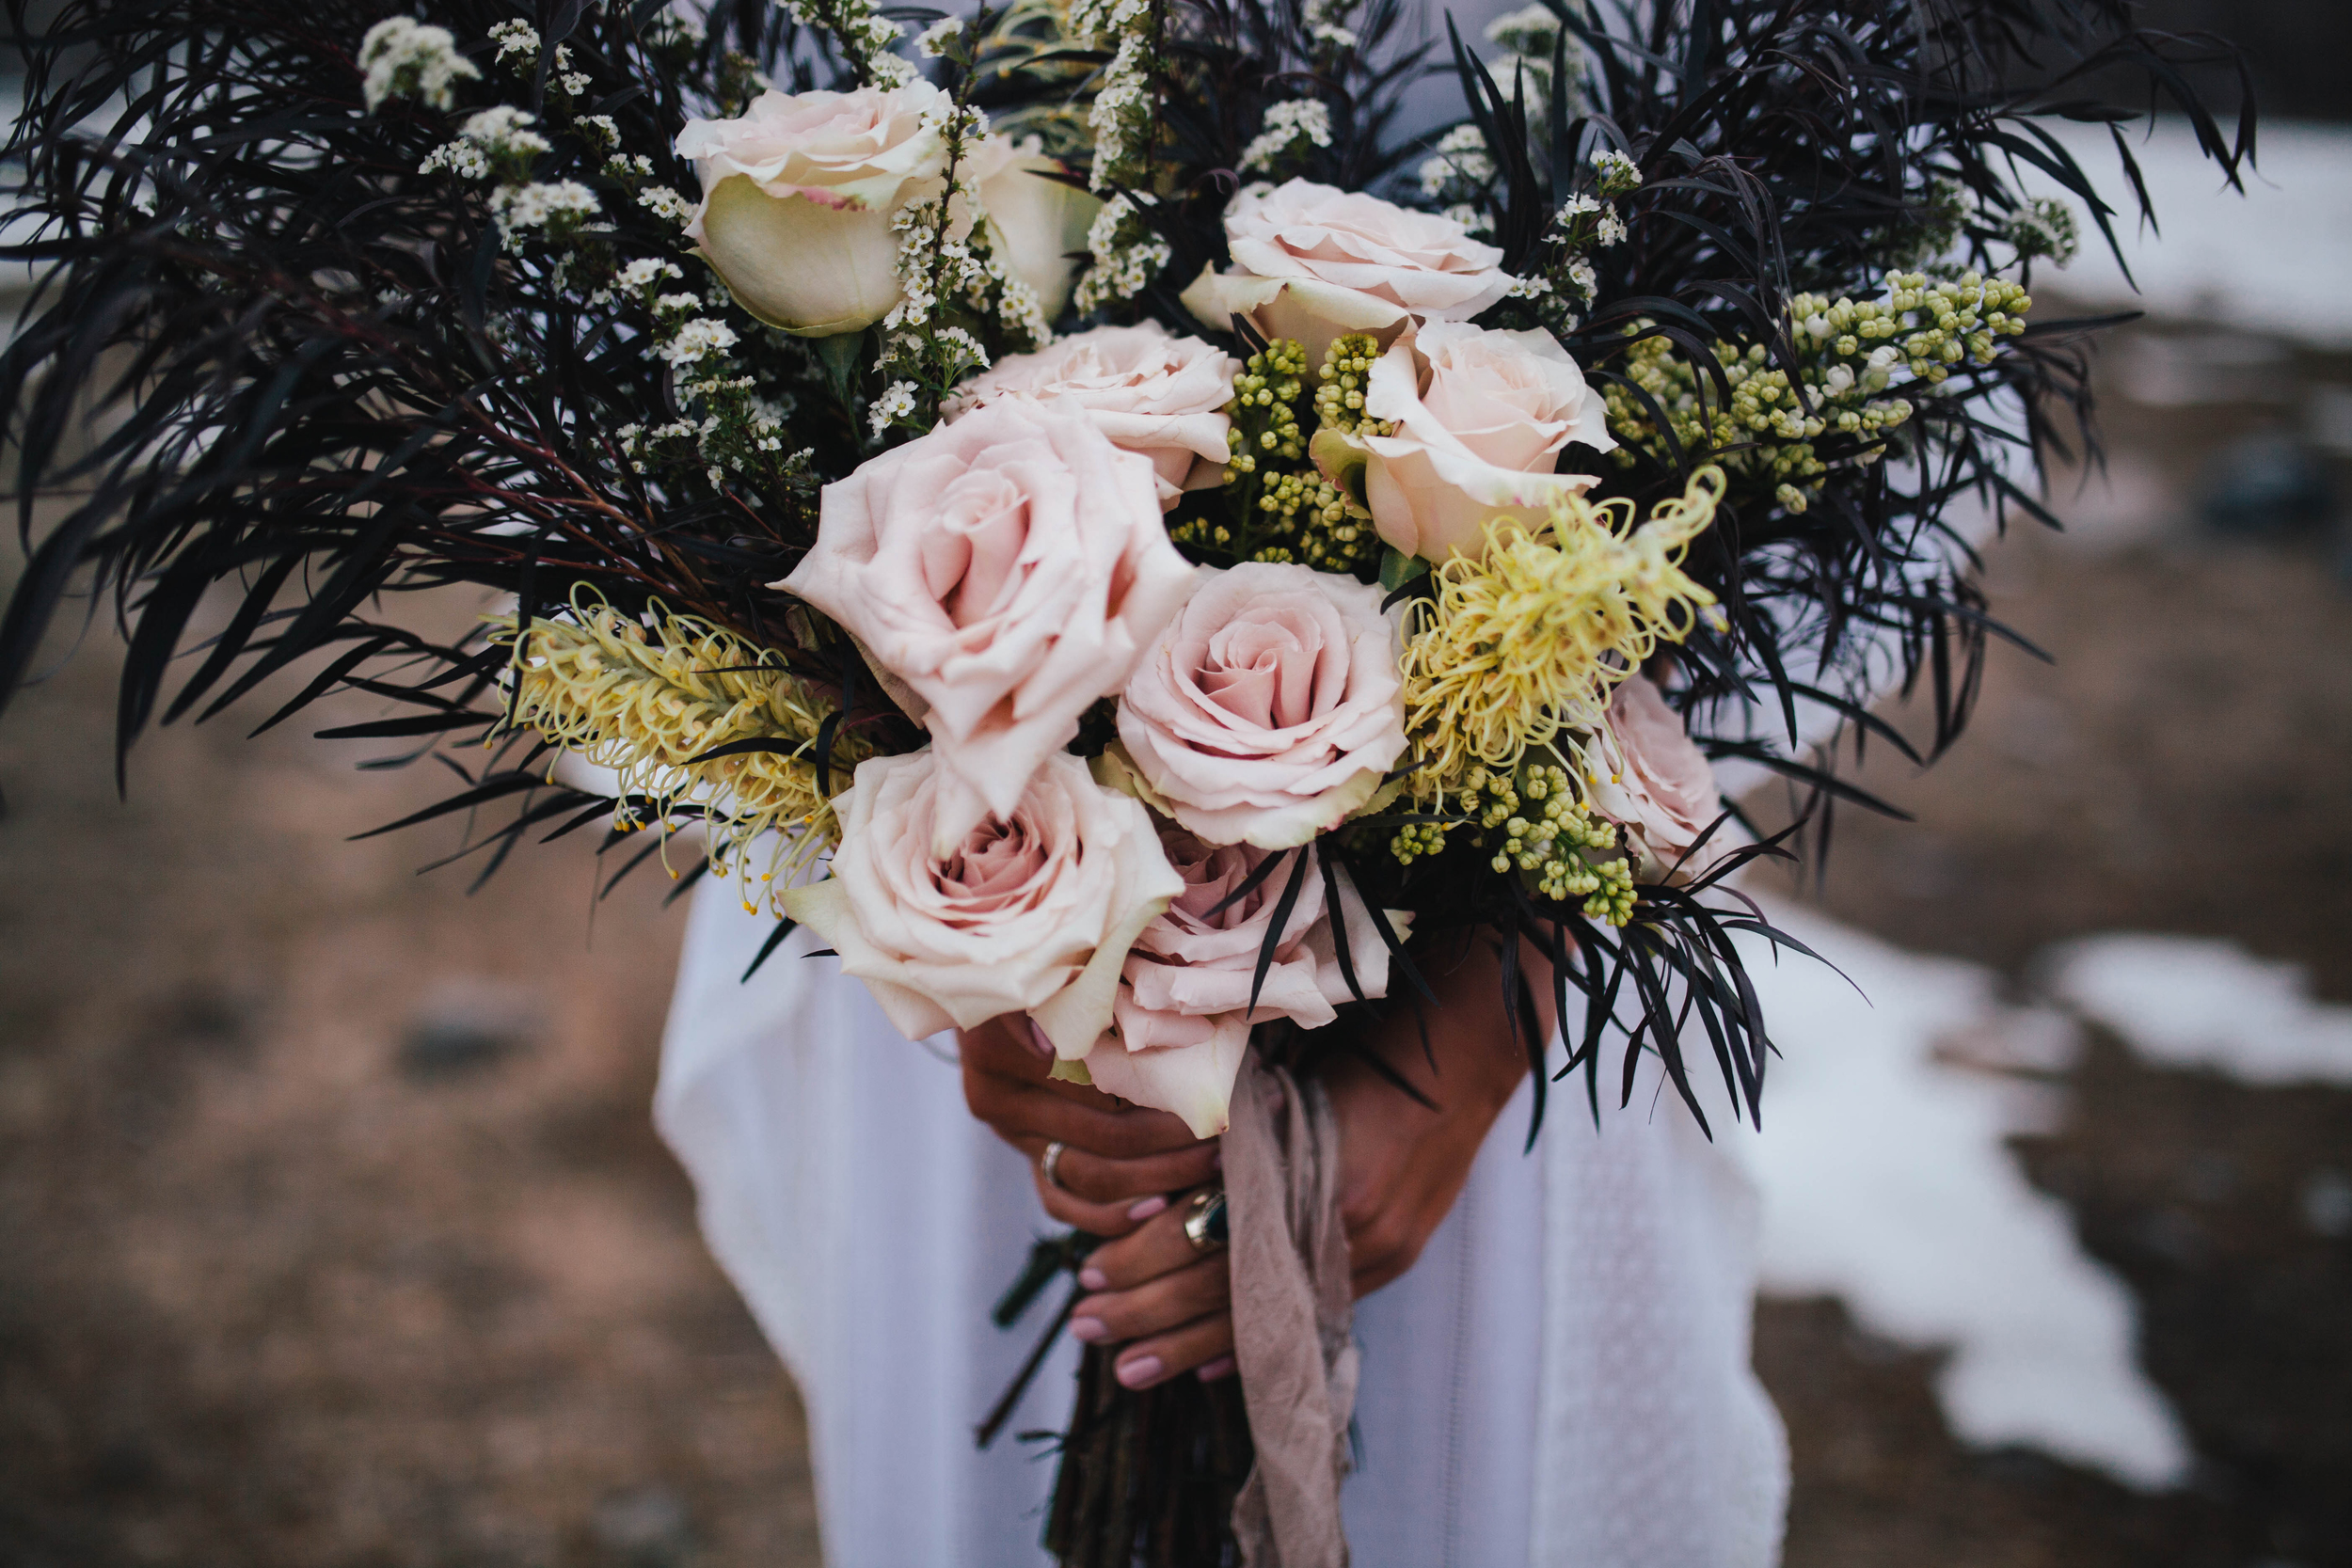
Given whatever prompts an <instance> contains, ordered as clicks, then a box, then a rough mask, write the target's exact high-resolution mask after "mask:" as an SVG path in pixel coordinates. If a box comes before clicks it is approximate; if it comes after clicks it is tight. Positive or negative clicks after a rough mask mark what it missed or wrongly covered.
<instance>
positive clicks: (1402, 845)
mask: <svg viewBox="0 0 2352 1568" xmlns="http://www.w3.org/2000/svg"><path fill="white" fill-rule="evenodd" d="M1451 826H1452V824H1451V823H1446V822H1407V823H1406V824H1405V825H1404V826H1403V827H1401V828H1399V829H1397V831H1396V836H1395V837H1394V838H1392V839H1391V840H1389V853H1390V854H1391V855H1394V856H1395V857H1396V863H1397V864H1399V865H1410V864H1412V863H1414V862H1415V861H1417V860H1419V859H1421V858H1422V856H1423V855H1435V854H1438V853H1441V852H1442V851H1443V850H1444V848H1445V831H1446V829H1447V828H1449V827H1451Z"/></svg>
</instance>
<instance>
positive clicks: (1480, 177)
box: [1415, 125, 1495, 201]
mask: <svg viewBox="0 0 2352 1568" xmlns="http://www.w3.org/2000/svg"><path fill="white" fill-rule="evenodd" d="M1436 150H1437V154H1438V155H1437V156H1436V157H1434V158H1429V159H1425V160H1423V161H1422V166H1421V167H1420V168H1419V169H1418V170H1416V171H1415V172H1416V173H1417V174H1418V175H1419V177H1420V179H1421V189H1422V195H1423V196H1426V197H1427V198H1429V199H1430V200H1432V201H1435V200H1437V199H1438V198H1439V197H1441V196H1443V195H1444V194H1445V193H1446V190H1447V188H1448V187H1449V186H1451V185H1452V184H1453V183H1454V182H1455V181H1457V180H1458V181H1461V182H1464V183H1466V184H1469V185H1473V186H1476V185H1484V184H1485V183H1486V182H1487V181H1489V180H1492V179H1493V178H1494V177H1495V161H1494V159H1493V158H1492V157H1490V156H1489V155H1488V154H1487V151H1486V135H1485V134H1484V133H1483V132H1481V131H1480V130H1479V129H1478V127H1477V126H1475V125H1457V126H1455V127H1454V129H1453V130H1451V131H1448V132H1447V133H1446V134H1445V135H1443V136H1441V137H1439V138H1438V146H1437V149H1436Z"/></svg>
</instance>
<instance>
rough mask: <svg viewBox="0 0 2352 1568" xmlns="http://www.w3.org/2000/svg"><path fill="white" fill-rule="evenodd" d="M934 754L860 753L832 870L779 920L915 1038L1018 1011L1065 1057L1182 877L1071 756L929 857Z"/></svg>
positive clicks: (1134, 813) (1140, 820) (1088, 1035)
mask: <svg viewBox="0 0 2352 1568" xmlns="http://www.w3.org/2000/svg"><path fill="white" fill-rule="evenodd" d="M938 761H939V759H938V756H937V753H936V752H931V751H921V752H909V753H906V754H904V755H900V756H886V757H869V758H868V759H866V761H864V762H862V763H860V764H858V768H857V778H856V781H855V782H854V783H853V784H851V785H850V788H849V789H848V790H847V791H845V792H844V793H843V794H841V795H840V796H838V797H836V798H835V800H834V810H835V811H837V812H838V813H839V814H840V816H841V845H840V847H839V848H837V849H836V850H834V857H833V875H832V876H831V877H829V878H827V879H825V880H823V881H821V882H814V883H811V884H809V885H807V886H804V887H796V888H791V889H788V890H787V891H786V893H785V894H784V895H783V904H784V909H785V912H786V913H787V914H789V915H790V916H791V917H792V918H793V919H795V920H797V921H799V922H801V924H803V925H804V926H806V927H810V928H811V929H813V930H815V931H816V932H817V933H818V935H819V936H821V937H823V938H824V939H825V940H826V941H827V942H830V943H831V944H832V945H833V948H834V951H835V952H837V953H839V954H840V955H841V969H842V972H843V973H844V974H854V975H856V976H857V977H858V978H859V979H861V980H863V981H865V982H866V989H867V990H871V991H872V992H873V993H874V1000H875V1001H877V1002H879V1003H881V1004H882V1011H883V1012H885V1013H887V1014H888V1015H889V1016H890V1022H892V1023H894V1024H896V1025H898V1030H899V1032H900V1033H902V1034H904V1035H905V1036H906V1037H908V1038H909V1039H921V1038H923V1037H925V1036H928V1035H935V1034H937V1033H939V1032H940V1031H941V1030H943V1029H946V1028H949V1027H954V1028H960V1029H970V1028H974V1027H976V1026H977V1025H978V1024H981V1023H985V1022H988V1020H990V1019H992V1018H996V1017H999V1016H1001V1015H1003V1014H1005V1013H1016V1012H1026V1013H1027V1014H1028V1015H1029V1016H1030V1017H1031V1018H1032V1019H1035V1020H1036V1021H1037V1023H1038V1027H1039V1028H1041V1030H1043V1031H1044V1033H1045V1036H1046V1037H1047V1039H1049V1040H1051V1041H1052V1042H1053V1044H1054V1047H1055V1049H1056V1050H1057V1052H1058V1053H1060V1054H1061V1055H1063V1056H1066V1057H1069V1058H1071V1059H1073V1060H1074V1059H1076V1058H1078V1057H1081V1056H1084V1055H1085V1054H1086V1053H1088V1052H1089V1051H1090V1050H1091V1049H1093V1047H1094V1043H1095V1041H1096V1040H1097V1039H1099V1038H1100V1037H1102V1035H1103V1033H1104V1030H1106V1029H1108V1028H1109V1027H1110V1025H1111V1013H1112V1007H1113V1005H1114V1003H1115V1000H1116V998H1117V995H1118V991H1119V968H1120V960H1121V959H1123V958H1125V957H1126V954H1127V949H1128V947H1129V946H1130V945H1131V944H1132V943H1133V942H1135V940H1136V933H1137V932H1138V931H1140V930H1142V929H1143V928H1144V927H1146V926H1148V925H1150V924H1151V923H1152V919H1153V918H1154V917H1155V916H1157V915H1158V914H1159V912H1160V911H1162V910H1165V909H1166V908H1167V907H1168V900H1169V899H1171V898H1173V897H1175V896H1176V895H1178V894H1180V893H1182V892H1183V891H1184V879H1183V878H1182V877H1180V876H1178V875H1177V874H1176V872H1175V871H1174V870H1173V869H1172V868H1171V867H1170V866H1169V865H1168V857H1167V856H1166V855H1165V854H1164V853H1162V852H1161V849H1160V844H1159V839H1158V837H1157V835H1156V834H1155V833H1154V832H1152V818H1151V816H1149V815H1148V814H1147V813H1146V812H1145V811H1144V809H1143V808H1142V807H1141V806H1140V805H1138V804H1136V802H1135V801H1134V800H1129V799H1128V798H1127V797H1125V796H1123V795H1119V794H1116V793H1114V792H1112V791H1110V790H1106V789H1104V788H1103V787H1102V786H1101V785H1099V784H1096V783H1095V782H1094V781H1093V779H1092V778H1091V777H1089V774H1088V772H1087V765H1086V764H1085V763H1084V762H1082V761H1080V760H1079V759H1078V758H1076V757H1073V756H1067V755H1057V756H1053V757H1049V758H1047V759H1046V762H1045V765H1044V766H1043V767H1041V768H1039V769H1038V770H1037V771H1036V773H1035V774H1034V775H1033V776H1032V777H1031V778H1030V780H1029V784H1028V787H1027V788H1026V789H1025V790H1024V791H1023V792H1022V795H1021V798H1020V800H1018V801H1017V802H1016V803H1015V804H1014V806H1013V807H1012V809H1011V810H1009V811H1008V812H1006V813H1004V814H1003V815H1002V816H998V817H995V818H992V819H991V820H990V821H988V822H986V823H983V824H981V825H980V826H977V827H975V828H973V829H971V830H970V831H969V832H966V833H964V834H962V835H961V837H959V838H957V839H955V840H954V841H953V842H952V843H951V844H950V845H949V847H948V848H947V850H946V853H944V854H934V853H932V852H931V851H930V847H929V846H930V845H931V844H932V843H933V842H934V840H935V833H934V831H933V830H934V824H935V821H936V818H937V815H938V812H939V809H940V806H941V804H942V799H941V797H942V794H943V791H942V788H941V785H942V784H943V783H945V782H946V777H947V776H946V773H945V772H944V770H943V769H942V768H940V767H939V766H938Z"/></svg>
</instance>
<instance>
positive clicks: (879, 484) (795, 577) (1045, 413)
mask: <svg viewBox="0 0 2352 1568" xmlns="http://www.w3.org/2000/svg"><path fill="white" fill-rule="evenodd" d="M776 586H778V587H780V588H783V589H785V590H786V591H787V592H789V593H792V594H799V595H800V596H801V597H802V598H803V599H805V600H807V601H808V602H809V603H810V604H812V605H814V606H816V607H817V608H818V610H823V611H824V612H825V613H826V614H827V615H829V616H831V617H832V618H833V619H834V621H835V622H837V623H839V624H840V625H841V626H844V627H845V628H847V629H848V631H849V632H850V635H851V636H853V637H855V638H856V639H857V640H858V642H859V644H860V646H861V647H862V648H863V649H864V650H865V652H866V657H867V658H868V660H869V661H871V662H872V663H874V664H875V665H877V666H878V667H879V668H880V669H882V671H884V672H886V673H887V674H888V675H890V676H891V677H893V678H894V679H895V680H896V681H897V682H898V683H899V688H898V689H897V690H894V692H893V695H899V693H900V691H904V692H906V693H907V694H908V695H906V696H903V697H901V701H903V702H907V703H909V704H910V705H911V706H910V709H909V711H910V712H912V713H913V715H914V718H916V719H919V720H921V721H923V724H924V726H925V727H926V728H927V729H929V730H930V732H931V739H932V746H933V749H934V750H935V751H936V752H938V753H939V762H940V767H941V768H943V769H945V770H946V773H947V774H948V775H949V776H950V777H951V779H952V780H954V781H955V782H956V783H957V784H960V785H961V787H960V788H955V789H951V790H949V791H948V792H947V794H946V798H945V799H943V800H942V802H941V805H940V808H939V813H938V818H937V830H936V831H937V832H938V834H939V837H938V839H937V840H936V841H935V843H934V845H933V847H934V848H936V849H938V850H939V851H940V852H941V853H945V852H946V849H947V848H948V847H951V846H953V845H955V844H959V843H961V842H962V840H963V837H964V835H965V834H967V833H969V832H971V831H972V830H973V829H974V828H975V827H976V826H977V825H978V824H979V822H980V820H981V819H982V818H983V817H985V816H988V815H989V814H990V813H992V812H993V813H994V814H995V815H996V816H1009V814H1010V813H1011V811H1012V809H1013V806H1014V805H1015V804H1016V803H1017V802H1018V801H1019V800H1021V798H1022V792H1023V791H1024V790H1025V788H1026V787H1027V784H1028V780H1029V776H1030V775H1031V774H1032V773H1034V772H1036V771H1037V769H1038V767H1039V765H1040V764H1041V763H1042V762H1043V761H1044V760H1045V759H1046V758H1047V757H1049V756H1051V755H1053V754H1054V753H1055V752H1057V751H1059V750H1060V749H1061V748H1062V747H1063V746H1064V745H1065V744H1067V743H1068V742H1069V740H1070V738H1071V736H1073V735H1075V734H1077V730H1078V716H1079V715H1080V714H1082V713H1084V712H1085V711H1086V709H1087V707H1088V706H1089V705H1090V704H1092V703H1093V702H1095V701H1096V700H1097V699H1098V698H1102V697H1105V696H1108V695H1109V694H1111V693H1112V692H1114V691H1117V690H1118V689H1120V686H1121V685H1123V684H1124V683H1125V681H1126V679H1127V673H1128V672H1129V671H1130V670H1131V669H1133V668H1134V667H1135V663H1136V658H1137V657H1139V656H1140V655H1141V654H1142V651H1143V650H1144V649H1145V648H1146V647H1148V646H1149V645H1150V644H1151V641H1152V639H1153V638H1154V637H1156V636H1157V635H1159V633H1160V631H1161V629H1162V628H1163V627H1165V626H1167V625H1168V621H1169V620H1170V619H1171V618H1172V617H1173V616H1174V615H1175V613H1176V610H1177V607H1178V606H1180V605H1182V604H1183V603H1184V596H1185V595H1186V594H1190V593H1191V592H1192V588H1193V577H1192V568H1191V567H1189V566H1187V565H1186V564H1185V563H1184V557H1182V556H1180V555H1178V554H1177V553H1176V546H1173V545H1171V544H1169V543H1168V533H1167V531H1166V530H1165V529H1164V528H1163V527H1162V526H1161V524H1160V503H1159V498H1158V496H1157V495H1156V494H1155V493H1154V491H1153V488H1152V465H1151V464H1150V463H1149V462H1147V461H1146V460H1145V459H1143V458H1140V457H1137V456H1136V455H1135V454H1134V453H1132V452H1124V451H1120V450H1119V449H1118V448H1117V447H1115V446H1113V445H1111V443H1110V438H1109V437H1108V436H1104V435H1103V433H1102V432H1101V431H1099V430H1097V429H1096V428H1095V427H1094V425H1093V423H1092V422H1091V421H1090V420H1089V419H1088V417H1087V416H1085V415H1084V414H1080V413H1076V412H1073V411H1067V410H1060V409H1053V408H1046V407H1042V406H1041V405H1039V404H1031V403H1022V402H1018V401H1012V402H1006V403H1000V404H993V405H991V406H990V407H987V408H983V409H981V410H979V411H978V412H977V413H974V414H970V415H967V416H966V417H964V418H963V419H961V420H957V421H956V422H955V423H953V424H948V425H942V426H940V427H939V428H938V429H936V430H934V431H932V432H931V433H930V435H928V436H923V437H921V438H920V439H917V440H914V441H910V442H908V443H907V444H906V445H905V446H903V447H899V448H897V449H896V450H894V451H886V452H884V453H882V455H881V456H880V457H877V458H875V459H873V460H872V461H871V462H869V463H867V464H866V465H865V466H864V467H860V468H859V469H858V470H857V471H856V472H855V473H853V474H851V475H850V477H849V478H847V479H845V480H841V481H839V482H837V483H833V484H829V485H827V486H825V492H824V498H823V500H822V502H821V503H820V509H819V512H818V526H817V546H816V547H815V548H814V549H812V550H810V551H809V553H808V556H807V558H806V559H805V560H803V562H801V564H800V565H799V566H798V567H797V568H796V569H795V570H794V571H793V573H792V575H791V576H790V577H788V578H785V579H784V580H783V581H782V582H781V583H779V584H777V585H776ZM918 709H919V711H917V710H918Z"/></svg>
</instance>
